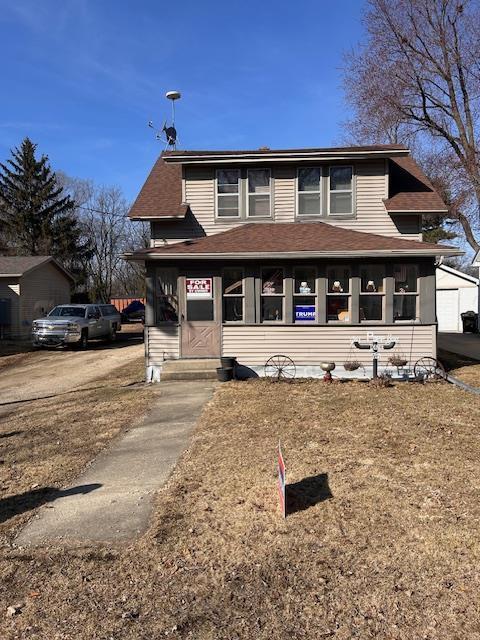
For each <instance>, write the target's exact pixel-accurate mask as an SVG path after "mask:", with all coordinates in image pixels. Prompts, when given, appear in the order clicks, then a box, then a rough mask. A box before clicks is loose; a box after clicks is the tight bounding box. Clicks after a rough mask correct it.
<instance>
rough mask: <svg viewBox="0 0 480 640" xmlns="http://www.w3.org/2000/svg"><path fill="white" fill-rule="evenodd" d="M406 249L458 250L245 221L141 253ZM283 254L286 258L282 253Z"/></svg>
mask: <svg viewBox="0 0 480 640" xmlns="http://www.w3.org/2000/svg"><path fill="white" fill-rule="evenodd" d="M396 251H398V252H400V253H405V252H408V253H410V254H411V255H416V254H422V253H428V254H429V255H437V254H439V255H440V254H447V255H449V254H452V253H461V252H458V250H457V249H455V248H454V247H446V246H444V245H437V244H431V243H427V242H416V241H414V240H404V239H402V238H391V237H387V236H380V235H375V234H373V233H362V232H360V231H352V230H350V229H344V228H342V227H337V226H333V225H331V224H327V223H325V222H292V223H276V222H272V223H247V224H243V225H240V226H238V227H235V228H234V229H230V230H228V231H224V232H222V233H217V234H215V235H211V236H206V237H203V238H198V239H196V240H187V241H185V242H179V243H175V244H171V245H166V246H163V247H155V248H151V249H143V250H140V251H136V252H135V253H134V254H133V257H135V258H141V257H142V256H143V257H145V256H147V255H148V256H152V257H153V256H165V257H168V256H169V255H175V256H180V255H182V256H199V257H201V256H205V255H210V256H212V255H213V256H215V255H216V254H218V256H219V257H220V256H222V257H225V256H231V257H235V255H238V254H242V255H245V254H248V255H249V256H250V255H251V257H252V258H254V257H256V256H258V255H261V254H292V253H293V254H302V253H308V254H310V253H318V254H319V255H320V254H326V255H328V254H338V253H343V254H345V255H349V254H352V255H359V254H360V255H365V256H368V255H371V254H374V253H376V252H389V253H392V252H396ZM285 257H288V256H287V255H285Z"/></svg>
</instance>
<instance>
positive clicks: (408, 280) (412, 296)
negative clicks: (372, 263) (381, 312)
mask: <svg viewBox="0 0 480 640" xmlns="http://www.w3.org/2000/svg"><path fill="white" fill-rule="evenodd" d="M393 279H394V282H395V293H394V295H393V319H394V321H396V322H398V321H401V320H416V319H417V317H418V313H417V307H418V268H417V265H415V264H396V265H394V267H393Z"/></svg>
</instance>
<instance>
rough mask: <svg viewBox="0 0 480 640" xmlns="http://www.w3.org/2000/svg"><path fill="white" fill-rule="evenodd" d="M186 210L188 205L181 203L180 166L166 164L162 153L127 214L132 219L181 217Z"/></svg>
mask: <svg viewBox="0 0 480 640" xmlns="http://www.w3.org/2000/svg"><path fill="white" fill-rule="evenodd" d="M187 211H188V206H187V205H186V204H184V203H182V167H181V165H167V164H166V162H165V161H164V160H163V154H162V155H161V156H160V157H159V158H158V160H157V161H156V162H155V164H154V165H153V169H152V170H151V171H150V174H149V176H148V178H147V179H146V180H145V184H144V185H143V187H142V189H141V190H140V193H139V194H138V196H137V199H136V200H135V202H134V203H133V205H132V208H131V209H130V212H129V214H128V215H129V217H130V218H132V219H134V220H135V219H142V218H165V217H168V218H171V217H175V218H179V219H182V218H184V217H185V215H186V213H187Z"/></svg>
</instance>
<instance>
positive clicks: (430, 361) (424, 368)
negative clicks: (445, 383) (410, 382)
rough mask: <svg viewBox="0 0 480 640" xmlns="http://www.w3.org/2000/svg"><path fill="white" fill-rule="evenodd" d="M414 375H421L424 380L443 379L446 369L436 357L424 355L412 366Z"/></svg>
mask: <svg viewBox="0 0 480 640" xmlns="http://www.w3.org/2000/svg"><path fill="white" fill-rule="evenodd" d="M413 373H414V374H415V377H418V378H420V377H422V378H423V379H424V380H440V379H445V377H446V375H447V374H446V371H445V367H444V366H443V364H442V363H441V362H440V361H439V360H437V359H436V358H431V357H429V356H426V357H425V358H420V360H417V362H416V363H415V366H414V368H413Z"/></svg>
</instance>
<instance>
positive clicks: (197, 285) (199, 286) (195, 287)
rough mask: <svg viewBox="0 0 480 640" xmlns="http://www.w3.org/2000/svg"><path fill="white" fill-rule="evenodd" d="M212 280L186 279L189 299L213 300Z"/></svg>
mask: <svg viewBox="0 0 480 640" xmlns="http://www.w3.org/2000/svg"><path fill="white" fill-rule="evenodd" d="M212 281H213V280H212V278H185V288H186V290H187V298H188V299H189V300H191V299H196V300H198V299H200V298H203V299H204V300H205V299H211V298H212V291H213V287H212Z"/></svg>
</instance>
